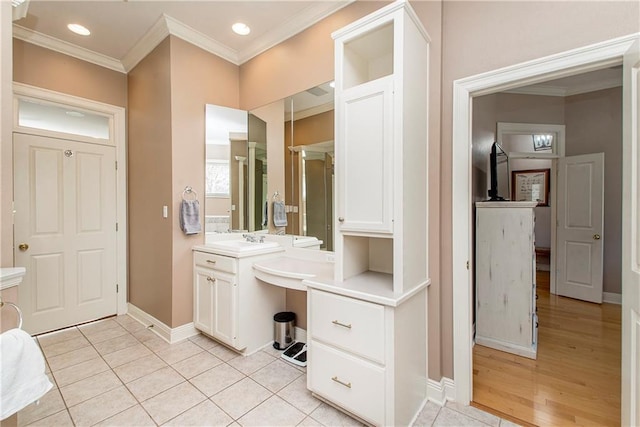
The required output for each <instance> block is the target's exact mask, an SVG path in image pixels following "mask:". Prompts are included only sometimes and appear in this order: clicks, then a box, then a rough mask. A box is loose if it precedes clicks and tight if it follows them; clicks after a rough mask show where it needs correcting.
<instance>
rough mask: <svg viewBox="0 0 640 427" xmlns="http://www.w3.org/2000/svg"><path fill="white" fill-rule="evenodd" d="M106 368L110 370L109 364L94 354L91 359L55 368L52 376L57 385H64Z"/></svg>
mask: <svg viewBox="0 0 640 427" xmlns="http://www.w3.org/2000/svg"><path fill="white" fill-rule="evenodd" d="M108 370H110V368H109V365H107V364H106V363H105V362H104V360H102V358H101V357H100V356H96V357H94V358H93V359H89V360H87V361H84V362H81V363H78V364H76V365H73V366H69V367H67V368H64V369H60V370H57V371H55V372H53V376H54V378H55V379H56V384H58V387H64V386H67V385H69V384H73V383H75V382H78V381H80V380H83V379H85V378H89V377H92V376H94V375H97V374H99V373H101V372H105V371H108Z"/></svg>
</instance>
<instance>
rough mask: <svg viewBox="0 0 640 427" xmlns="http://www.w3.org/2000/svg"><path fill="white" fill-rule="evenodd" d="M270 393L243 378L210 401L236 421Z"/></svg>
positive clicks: (269, 395) (248, 379)
mask: <svg viewBox="0 0 640 427" xmlns="http://www.w3.org/2000/svg"><path fill="white" fill-rule="evenodd" d="M271 395H272V393H271V392H270V391H269V390H267V389H266V388H264V387H262V386H261V385H260V384H258V383H256V382H255V381H253V380H252V379H251V378H245V379H243V380H241V381H238V382H237V383H235V384H233V385H232V386H230V387H228V388H226V389H224V390H223V391H221V392H220V393H218V394H216V395H214V396H212V397H211V401H212V402H213V403H215V404H216V405H218V406H219V407H220V408H222V410H223V411H225V412H226V413H227V414H229V415H231V417H232V418H234V419H238V418H240V417H241V416H243V415H244V414H246V413H247V412H249V411H250V410H251V409H253V408H255V407H256V406H258V405H259V404H260V403H262V402H264V401H265V400H267V399H268V398H269V397H271Z"/></svg>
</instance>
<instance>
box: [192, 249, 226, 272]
mask: <svg viewBox="0 0 640 427" xmlns="http://www.w3.org/2000/svg"><path fill="white" fill-rule="evenodd" d="M193 262H194V263H195V265H199V266H201V267H205V268H211V269H214V270H221V271H226V272H227V273H232V274H235V272H236V260H235V259H234V258H231V257H228V256H223V255H213V254H208V253H206V252H197V251H196V252H194V253H193Z"/></svg>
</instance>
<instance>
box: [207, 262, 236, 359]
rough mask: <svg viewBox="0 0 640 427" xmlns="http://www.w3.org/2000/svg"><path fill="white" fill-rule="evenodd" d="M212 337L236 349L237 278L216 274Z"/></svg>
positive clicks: (216, 272)
mask: <svg viewBox="0 0 640 427" xmlns="http://www.w3.org/2000/svg"><path fill="white" fill-rule="evenodd" d="M213 277H214V286H213V307H214V310H213V326H212V327H213V330H212V332H211V336H213V337H214V338H217V339H219V340H220V341H222V342H224V343H226V344H229V345H230V346H233V347H236V344H237V342H238V286H237V283H236V276H233V275H230V274H225V273H220V272H218V271H215V272H214V276H213Z"/></svg>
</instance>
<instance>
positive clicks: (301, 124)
mask: <svg viewBox="0 0 640 427" xmlns="http://www.w3.org/2000/svg"><path fill="white" fill-rule="evenodd" d="M285 117H286V122H285V146H286V152H285V170H286V172H287V173H286V174H285V189H286V194H287V196H288V198H289V200H290V201H291V204H292V205H293V212H292V215H291V218H292V219H291V221H290V223H289V225H288V226H287V233H289V234H295V235H301V236H313V237H316V238H317V239H318V240H321V241H322V244H321V246H320V248H321V249H324V250H329V251H331V250H333V193H334V91H333V87H331V83H329V82H327V83H324V84H321V85H319V86H316V87H313V88H311V89H308V90H305V91H303V92H300V93H298V94H296V95H294V96H292V97H290V98H287V99H286V100H285Z"/></svg>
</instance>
